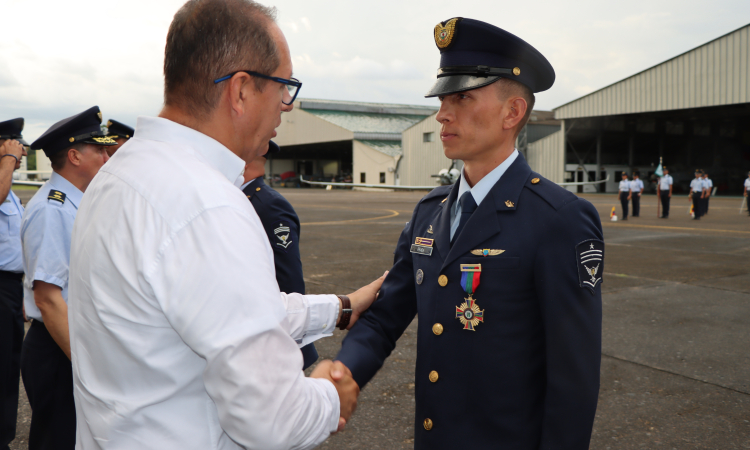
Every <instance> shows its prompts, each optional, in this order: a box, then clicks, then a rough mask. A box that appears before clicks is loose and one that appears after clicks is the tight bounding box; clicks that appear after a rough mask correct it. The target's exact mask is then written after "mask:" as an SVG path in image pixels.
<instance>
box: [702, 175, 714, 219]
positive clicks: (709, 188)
mask: <svg viewBox="0 0 750 450" xmlns="http://www.w3.org/2000/svg"><path fill="white" fill-rule="evenodd" d="M702 177H703V183H704V184H705V188H706V196H705V197H704V198H703V215H706V214H708V201H709V200H711V191H713V189H714V182H713V180H711V179H710V178H708V173H707V172H705V171H704V172H703V174H702Z"/></svg>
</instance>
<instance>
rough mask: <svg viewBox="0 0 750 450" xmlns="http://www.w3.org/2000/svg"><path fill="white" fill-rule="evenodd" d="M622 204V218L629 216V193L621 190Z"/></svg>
mask: <svg viewBox="0 0 750 450" xmlns="http://www.w3.org/2000/svg"><path fill="white" fill-rule="evenodd" d="M620 204H621V205H622V218H623V219H627V218H628V193H627V192H624V191H620Z"/></svg>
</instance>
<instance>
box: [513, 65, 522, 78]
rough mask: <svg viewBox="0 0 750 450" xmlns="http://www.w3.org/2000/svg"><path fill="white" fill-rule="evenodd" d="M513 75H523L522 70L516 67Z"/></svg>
mask: <svg viewBox="0 0 750 450" xmlns="http://www.w3.org/2000/svg"><path fill="white" fill-rule="evenodd" d="M513 75H515V76H519V75H521V69H519V68H518V67H514V68H513Z"/></svg>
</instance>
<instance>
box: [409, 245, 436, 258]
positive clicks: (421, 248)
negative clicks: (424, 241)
mask: <svg viewBox="0 0 750 450" xmlns="http://www.w3.org/2000/svg"><path fill="white" fill-rule="evenodd" d="M411 252H412V253H419V254H420V255H425V256H432V247H428V246H426V245H418V244H411Z"/></svg>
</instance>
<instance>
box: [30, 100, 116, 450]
mask: <svg viewBox="0 0 750 450" xmlns="http://www.w3.org/2000/svg"><path fill="white" fill-rule="evenodd" d="M101 123H102V113H101V112H100V111H99V107H98V106H94V107H92V108H89V109H87V110H86V111H84V112H82V113H80V114H76V115H74V116H72V117H68V118H67V119H63V120H61V121H59V122H57V123H56V124H54V125H52V126H51V127H50V128H49V129H48V130H47V131H45V132H44V134H42V135H41V136H40V137H39V139H37V140H36V141H34V142H33V143H32V144H31V148H32V149H33V150H36V149H43V150H44V153H45V155H47V157H48V158H49V159H50V161H51V163H52V176H51V177H50V179H49V181H48V182H47V183H45V184H44V185H43V186H42V187H41V188H40V189H39V191H37V193H36V194H35V195H34V197H33V198H32V199H31V200H30V201H29V203H28V204H27V205H26V214H24V217H23V223H22V225H21V240H22V242H23V259H24V269H25V270H24V272H26V277H25V279H24V286H23V287H24V306H25V307H26V315H27V316H28V317H29V319H31V327H30V328H29V331H28V333H27V335H26V339H25V340H24V342H23V349H22V354H21V376H22V377H23V384H24V387H25V388H26V393H27V395H28V398H29V404H30V406H31V430H30V434H29V449H30V450H39V449H62V450H65V449H72V448H74V447H75V437H76V420H75V405H74V402H73V372H72V367H71V364H70V336H69V333H68V306H67V302H68V275H69V273H68V266H69V262H70V238H71V235H72V232H73V222H74V220H75V217H76V213H77V211H78V205H79V203H80V201H81V197H83V192H84V191H85V190H86V187H87V186H88V185H89V183H90V182H91V180H92V179H93V178H94V176H95V175H96V173H97V172H98V171H99V168H100V167H101V166H102V165H104V163H106V162H107V160H108V159H109V155H108V154H107V147H108V146H112V145H115V144H116V142H115V141H114V140H113V139H111V138H109V137H107V136H105V134H104V133H103V132H102V131H101V128H100V124H101Z"/></svg>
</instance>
